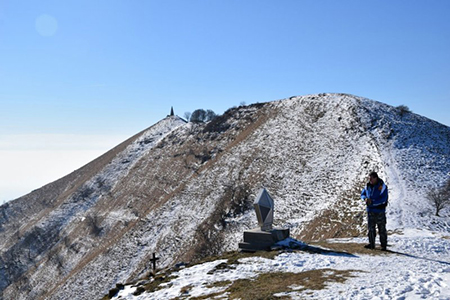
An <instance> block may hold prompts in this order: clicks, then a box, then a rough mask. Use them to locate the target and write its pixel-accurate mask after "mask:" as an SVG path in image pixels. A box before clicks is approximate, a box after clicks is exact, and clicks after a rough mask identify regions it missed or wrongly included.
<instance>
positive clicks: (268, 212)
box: [239, 188, 289, 252]
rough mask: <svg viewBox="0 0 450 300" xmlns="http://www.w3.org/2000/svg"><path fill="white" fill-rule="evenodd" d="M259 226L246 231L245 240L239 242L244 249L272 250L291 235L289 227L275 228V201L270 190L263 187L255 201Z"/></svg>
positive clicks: (252, 250)
mask: <svg viewBox="0 0 450 300" xmlns="http://www.w3.org/2000/svg"><path fill="white" fill-rule="evenodd" d="M253 206H254V207H255V212H256V218H257V219H258V224H259V226H260V227H259V228H255V229H252V230H248V231H244V242H243V243H239V248H240V249H241V250H242V251H250V252H254V251H258V250H270V249H271V247H272V246H273V245H274V244H275V243H277V242H279V241H282V240H284V239H286V238H288V237H289V228H288V229H273V228H272V224H273V212H274V207H275V206H274V201H273V199H272V197H270V195H269V192H267V190H266V189H265V188H262V189H261V190H260V191H259V193H258V195H257V196H256V199H255V202H254V203H253Z"/></svg>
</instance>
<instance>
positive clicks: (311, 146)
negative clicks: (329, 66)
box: [0, 94, 450, 299]
mask: <svg viewBox="0 0 450 300" xmlns="http://www.w3.org/2000/svg"><path fill="white" fill-rule="evenodd" d="M183 124H185V123H184V121H183V120H181V119H179V118H177V117H171V118H167V119H164V120H162V121H161V122H159V123H158V124H155V125H154V126H152V127H151V128H149V129H148V130H147V131H145V132H143V133H142V134H140V135H138V136H136V137H135V138H133V139H132V140H130V141H129V142H127V143H126V146H123V147H121V148H120V151H117V152H114V153H112V154H114V155H112V154H111V155H110V156H107V158H108V159H109V160H107V161H106V160H105V158H103V161H102V162H101V164H100V165H101V168H100V167H98V168H95V166H94V165H93V166H90V165H88V166H87V167H86V168H84V169H82V170H81V171H77V172H75V173H76V174H75V175H76V176H77V177H76V178H77V180H79V181H80V182H81V183H77V184H76V185H74V181H70V180H66V181H67V183H65V182H63V183H64V184H66V185H63V184H62V183H61V187H58V189H54V190H52V193H53V194H57V199H58V201H60V202H55V203H61V204H60V205H59V204H58V206H56V207H51V206H47V207H45V209H44V210H41V211H40V212H39V215H42V218H40V219H39V220H38V221H36V224H31V225H28V224H26V225H25V226H24V227H23V228H22V229H21V231H20V232H19V233H17V232H15V231H13V230H11V229H9V228H7V227H5V228H7V229H5V231H4V232H0V234H1V235H2V236H1V237H2V238H3V237H5V239H8V240H9V241H10V242H11V243H12V244H8V245H7V246H6V244H4V245H5V246H4V248H1V247H0V249H1V250H0V251H1V254H0V255H1V256H0V259H1V262H5V265H6V264H7V268H3V269H2V268H1V265H0V273H2V272H3V273H2V274H4V275H5V276H4V277H2V278H6V280H4V281H3V282H2V283H1V284H0V288H1V289H4V290H3V293H4V295H6V296H7V297H12V298H18V299H20V298H24V299H26V298H27V297H34V298H36V299H39V298H42V299H44V298H45V299H67V298H68V297H69V295H74V294H76V295H77V296H78V297H80V298H81V299H83V298H85V299H93V298H94V299H95V298H99V297H100V296H102V295H104V294H105V293H106V292H107V291H108V290H109V289H110V288H111V287H113V286H115V284H116V283H118V282H121V283H124V282H127V281H133V280H136V279H137V278H139V277H140V276H143V275H144V274H145V273H146V272H147V271H148V269H149V264H148V261H149V258H150V256H151V254H152V253H153V252H155V253H157V254H158V256H159V257H160V260H159V261H158V264H159V266H160V267H161V268H163V267H169V266H172V265H174V264H176V263H178V262H180V261H193V260H196V259H199V258H201V257H204V256H207V255H210V254H219V253H221V252H223V251H233V250H236V249H237V245H238V243H239V242H240V241H241V239H242V232H243V231H244V230H246V229H250V228H253V227H256V226H257V223H256V218H255V215H254V211H253V209H252V202H253V200H254V196H255V194H256V192H257V191H258V190H259V188H260V187H261V186H265V187H266V188H267V189H268V190H269V192H270V193H271V195H272V196H273V198H274V199H275V223H276V224H275V225H277V226H285V227H289V228H290V229H291V234H292V236H294V237H296V238H302V239H305V240H315V239H324V238H330V237H349V236H363V235H365V218H364V216H365V214H364V205H363V203H362V201H360V199H359V193H360V190H361V188H362V186H363V185H364V183H365V180H366V178H367V174H368V173H369V172H370V171H372V170H376V171H378V172H379V174H380V176H382V178H383V179H385V181H386V182H387V183H388V186H389V189H390V192H391V194H390V195H391V197H390V203H391V204H390V206H389V208H388V212H389V213H388V228H389V230H390V231H391V232H394V231H395V232H399V231H403V232H405V231H406V229H408V228H428V229H429V230H432V231H433V232H434V231H436V232H438V231H439V232H448V231H449V228H450V223H449V222H448V216H447V215H448V212H446V213H445V214H444V215H445V216H446V217H445V218H435V217H433V216H432V214H433V213H432V206H431V205H430V204H429V203H428V202H427V201H426V200H425V199H424V197H423V195H424V194H425V192H426V190H427V187H428V186H429V184H431V185H433V184H439V183H440V182H442V180H443V177H445V176H448V175H447V174H448V172H449V171H450V165H449V163H448V161H449V160H450V159H449V157H450V154H449V149H450V139H448V138H446V137H448V136H449V134H450V128H448V127H446V126H444V125H441V124H438V123H436V122H433V121H431V120H428V119H426V118H423V117H420V116H417V115H414V114H408V115H400V114H399V112H398V111H397V110H396V109H395V108H393V107H390V106H387V105H384V104H382V103H378V102H375V101H372V100H368V99H365V98H360V97H356V96H352V95H345V94H320V95H308V96H301V97H291V98H289V99H284V100H280V101H274V102H270V103H264V104H254V105H250V106H245V107H244V106H243V107H239V108H235V109H232V110H229V111H228V112H227V113H226V114H224V115H223V116H221V117H219V118H218V119H216V120H214V121H212V122H210V123H208V124H193V123H188V124H186V125H183ZM405 132H406V133H408V134H407V135H404V133H405ZM436 137H443V138H441V140H440V141H437V140H436ZM435 141H436V142H435ZM417 161H420V164H418V163H417ZM422 166H426V167H422ZM84 170H95V172H89V173H86V174H85V173H83V172H84ZM411 178H419V179H421V180H420V181H419V182H416V181H414V180H412V181H411V180H410V179H411ZM426 179H427V180H428V181H427V182H426V184H425V183H424V182H425V180H426ZM73 185H74V186H75V187H73ZM411 186H412V187H414V188H411ZM49 191H50V189H47V190H42V191H37V192H36V194H35V195H39V197H37V198H36V201H45V199H46V197H54V196H52V195H53V194H52V195H50V194H49ZM13 204H14V203H13ZM12 207H13V205H12V206H10V207H9V208H7V210H4V208H3V207H2V208H1V209H2V212H5V211H6V212H7V213H8V216H10V217H9V218H10V219H9V220H10V221H11V222H13V221H14V216H13V215H14V214H9V212H11V210H12V209H13V208H12ZM1 216H2V213H1V212H0V219H1ZM29 218H32V217H31V216H30V217H29ZM17 235H18V236H19V239H17ZM17 240H19V242H17ZM35 240H37V241H39V243H36V242H34V241H35ZM30 245H31V246H30ZM30 247H31V248H30ZM29 249H31V251H29ZM15 253H16V254H15ZM34 265H39V267H38V268H29V269H26V266H34ZM12 270H14V271H12ZM99 273H101V274H102V276H98V274H99ZM55 278H58V279H57V280H56V281H55ZM20 282H27V284H29V286H30V289H31V291H30V292H29V293H25V292H23V291H22V289H21V286H20ZM2 284H3V285H2Z"/></svg>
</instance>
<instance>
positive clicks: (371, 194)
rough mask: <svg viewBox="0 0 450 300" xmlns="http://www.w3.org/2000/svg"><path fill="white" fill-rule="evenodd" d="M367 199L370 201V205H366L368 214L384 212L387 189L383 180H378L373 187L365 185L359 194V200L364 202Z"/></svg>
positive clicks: (368, 184) (386, 201)
mask: <svg viewBox="0 0 450 300" xmlns="http://www.w3.org/2000/svg"><path fill="white" fill-rule="evenodd" d="M367 198H369V199H371V200H372V204H370V205H367V211H368V212H377V213H379V212H384V211H386V205H387V203H388V188H387V185H386V184H384V182H383V180H381V179H380V178H378V182H377V183H376V184H375V185H371V184H370V183H367V185H366V188H365V189H363V190H362V192H361V199H363V200H364V201H365V200H366V199H367Z"/></svg>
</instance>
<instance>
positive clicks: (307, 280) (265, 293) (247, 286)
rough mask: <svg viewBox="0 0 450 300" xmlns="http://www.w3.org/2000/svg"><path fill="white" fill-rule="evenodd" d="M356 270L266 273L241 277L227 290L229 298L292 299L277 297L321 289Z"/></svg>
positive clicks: (341, 279)
mask: <svg viewBox="0 0 450 300" xmlns="http://www.w3.org/2000/svg"><path fill="white" fill-rule="evenodd" d="M352 272H355V271H354V270H345V271H340V270H332V269H321V270H311V271H306V272H302V273H265V274H261V275H260V276H258V277H257V278H256V279H253V280H252V279H241V280H237V281H235V282H233V283H232V284H231V286H230V287H229V288H228V289H227V290H226V291H225V293H228V298H229V299H242V300H247V299H248V300H254V299H274V298H276V299H283V298H284V299H290V297H289V296H288V295H286V297H275V294H278V293H283V292H286V293H289V292H302V291H306V290H321V289H324V288H326V286H327V284H330V283H344V282H345V281H346V280H347V278H350V277H352Z"/></svg>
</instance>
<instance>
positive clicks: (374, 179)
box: [369, 172, 378, 185]
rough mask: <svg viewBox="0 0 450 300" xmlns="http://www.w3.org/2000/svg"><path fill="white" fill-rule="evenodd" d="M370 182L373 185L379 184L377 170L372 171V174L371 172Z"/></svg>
mask: <svg viewBox="0 0 450 300" xmlns="http://www.w3.org/2000/svg"><path fill="white" fill-rule="evenodd" d="M369 182H370V184H372V185H374V184H377V182H378V174H377V172H370V174H369Z"/></svg>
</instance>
